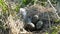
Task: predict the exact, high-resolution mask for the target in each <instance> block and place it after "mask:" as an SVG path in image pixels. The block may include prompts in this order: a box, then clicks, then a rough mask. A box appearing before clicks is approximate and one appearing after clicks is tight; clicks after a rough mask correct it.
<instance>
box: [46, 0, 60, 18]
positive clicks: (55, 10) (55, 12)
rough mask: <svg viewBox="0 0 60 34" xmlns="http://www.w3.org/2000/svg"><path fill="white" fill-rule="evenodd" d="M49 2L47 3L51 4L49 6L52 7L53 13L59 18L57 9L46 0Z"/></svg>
mask: <svg viewBox="0 0 60 34" xmlns="http://www.w3.org/2000/svg"><path fill="white" fill-rule="evenodd" d="M47 1H48V2H49V4H50V5H51V7H52V8H53V9H54V12H53V13H54V14H55V15H56V16H57V18H58V19H60V17H59V15H58V13H57V12H56V11H57V10H56V9H55V8H54V7H53V5H52V3H51V2H50V0H47Z"/></svg>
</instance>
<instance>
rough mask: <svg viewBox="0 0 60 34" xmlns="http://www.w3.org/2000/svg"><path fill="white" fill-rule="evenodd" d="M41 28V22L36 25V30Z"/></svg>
mask: <svg viewBox="0 0 60 34" xmlns="http://www.w3.org/2000/svg"><path fill="white" fill-rule="evenodd" d="M42 26H43V22H42V21H38V22H37V24H36V28H37V29H40V28H41V27H42Z"/></svg>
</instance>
